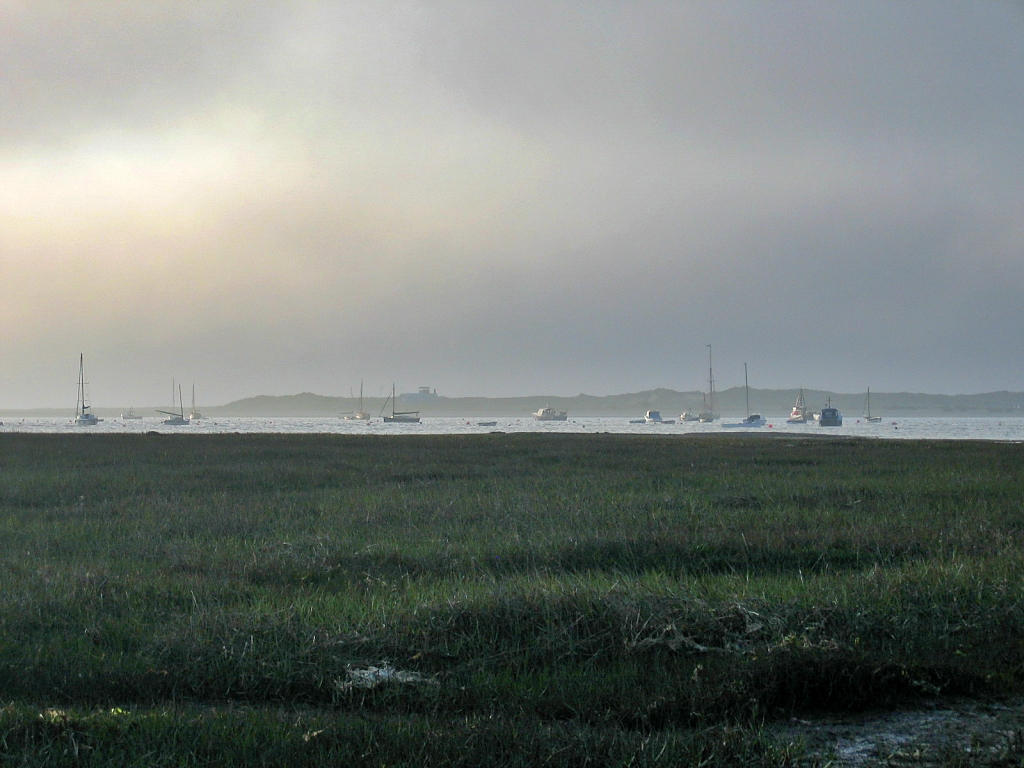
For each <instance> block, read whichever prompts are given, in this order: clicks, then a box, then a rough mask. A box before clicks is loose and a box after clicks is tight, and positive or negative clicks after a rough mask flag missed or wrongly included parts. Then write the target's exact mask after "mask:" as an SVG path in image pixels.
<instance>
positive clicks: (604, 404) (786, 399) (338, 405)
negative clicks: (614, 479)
mask: <svg viewBox="0 0 1024 768" xmlns="http://www.w3.org/2000/svg"><path fill="white" fill-rule="evenodd" d="M798 392H799V390H796V389H786V390H766V389H761V390H755V389H751V390H750V410H751V411H754V412H758V413H762V414H764V415H765V416H767V417H769V418H772V419H778V418H785V417H786V416H788V415H789V413H790V410H791V409H792V407H793V403H794V402H795V400H796V396H797V393H798ZM803 394H804V399H805V401H806V402H807V404H808V406H809V407H810V408H811V409H812V410H815V411H817V410H819V409H820V408H822V407H824V405H825V404H826V402H827V401H831V403H832V405H834V406H836V407H837V408H839V410H840V411H842V412H843V414H844V416H845V417H846V418H851V419H852V418H860V417H861V415H862V413H863V407H864V399H865V393H853V394H851V393H838V392H827V391H822V390H812V389H804V390H803ZM715 398H716V399H715V406H716V410H718V411H719V412H720V413H721V415H722V416H723V417H733V416H742V415H744V414H745V412H746V393H745V392H744V389H743V388H742V387H733V388H731V389H727V390H724V391H722V392H719V393H716V395H715ZM398 402H399V404H400V405H401V408H402V409H405V410H419V411H420V414H421V416H423V417H425V418H429V417H479V416H496V417H529V416H530V414H532V413H533V412H534V411H536V410H538V409H540V408H543V407H545V406H551V407H552V408H556V409H558V410H564V411H568V413H569V416H570V417H580V418H600V417H608V418H618V417H633V418H635V417H638V416H643V414H644V412H645V411H647V410H650V409H654V410H658V411H660V412H661V414H662V416H664V417H665V418H678V416H679V414H680V413H682V412H683V411H686V410H694V411H695V410H699V409H701V408H702V407H703V405H704V396H703V394H702V393H701V392H692V391H691V392H677V391H674V390H670V389H655V390H647V391H644V392H635V393H628V394H621V395H605V396H595V395H585V394H581V395H577V396H575V397H549V396H544V395H532V396H529V397H510V398H488V397H453V398H449V397H444V396H439V395H430V396H428V397H423V396H419V395H415V394H414V395H400V396H399V398H398ZM357 407H358V399H357V398H351V397H331V396H326V395H316V394H313V393H309V392H304V393H301V394H298V395H280V396H273V395H260V396H257V397H250V398H245V399H242V400H236V401H234V402H231V403H228V404H226V405H220V406H208V405H202V406H201V410H202V411H203V413H204V414H205V415H206V416H207V417H220V418H230V417H240V418H245V417H271V418H272V417H281V418H287V417H296V418H298V417H327V416H340V415H342V414H344V413H346V412H348V413H351V412H352V411H354V410H356V408H357ZM388 407H390V406H388ZM157 408H163V409H164V410H166V408H167V406H166V405H158V406H149V407H145V408H140V407H138V406H135V407H134V409H133V410H134V412H135V413H136V414H138V415H140V416H147V417H153V416H156V415H157V410H156V409H157ZM363 408H364V410H366V411H368V412H369V413H370V414H372V415H373V416H377V415H378V413H379V412H381V411H382V410H383V409H384V408H385V399H384V398H381V397H368V398H364V400H363ZM871 410H872V413H874V414H878V415H881V416H882V417H883V418H887V417H896V416H899V417H908V416H924V417H941V416H949V417H992V418H1024V392H989V393H982V394H975V395H930V394H921V393H908V392H897V393H886V392H874V391H872V393H871ZM93 411H94V412H95V413H96V415H97V416H99V417H101V418H117V417H120V415H121V413H124V412H127V411H128V407H127V406H125V407H119V408H118V407H106V408H103V407H96V408H94V409H93ZM73 416H74V409H73V408H71V407H67V408H32V409H0V420H2V419H5V418H6V419H17V418H71V417H73Z"/></svg>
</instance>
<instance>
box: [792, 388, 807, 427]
mask: <svg viewBox="0 0 1024 768" xmlns="http://www.w3.org/2000/svg"><path fill="white" fill-rule="evenodd" d="M808 421H813V417H812V416H811V414H810V413H809V412H808V410H807V405H806V404H805V403H804V391H803V389H801V390H800V394H799V395H797V396H796V405H794V406H793V412H792V413H791V414H789V418H788V419H786V423H787V424H806V423H807V422H808Z"/></svg>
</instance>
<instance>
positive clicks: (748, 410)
mask: <svg viewBox="0 0 1024 768" xmlns="http://www.w3.org/2000/svg"><path fill="white" fill-rule="evenodd" d="M743 391H744V392H745V393H746V395H747V418H748V419H749V418H750V385H749V384H748V383H747V364H746V363H744V364H743Z"/></svg>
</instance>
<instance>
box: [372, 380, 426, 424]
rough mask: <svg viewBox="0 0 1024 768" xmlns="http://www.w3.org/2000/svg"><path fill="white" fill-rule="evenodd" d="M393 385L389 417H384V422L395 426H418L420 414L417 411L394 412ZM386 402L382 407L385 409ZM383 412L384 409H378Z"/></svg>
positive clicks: (392, 387) (393, 386) (393, 387)
mask: <svg viewBox="0 0 1024 768" xmlns="http://www.w3.org/2000/svg"><path fill="white" fill-rule="evenodd" d="M395 399H396V398H395V385H394V384H392V385H391V415H390V416H385V417H384V421H385V422H391V423H395V424H419V423H420V412H419V411H396V410H395ZM387 404H388V403H387V400H385V401H384V407H385V408H386V407H387ZM380 410H381V412H382V413H383V412H384V408H381V409H380Z"/></svg>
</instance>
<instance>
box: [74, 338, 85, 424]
mask: <svg viewBox="0 0 1024 768" xmlns="http://www.w3.org/2000/svg"><path fill="white" fill-rule="evenodd" d="M83 413H85V353H83V352H79V353H78V405H77V406H76V407H75V417H76V418H77V417H78V416H79V415H80V414H83Z"/></svg>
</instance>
